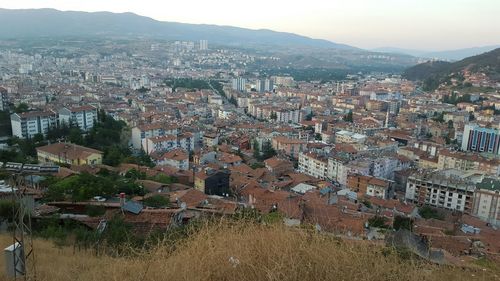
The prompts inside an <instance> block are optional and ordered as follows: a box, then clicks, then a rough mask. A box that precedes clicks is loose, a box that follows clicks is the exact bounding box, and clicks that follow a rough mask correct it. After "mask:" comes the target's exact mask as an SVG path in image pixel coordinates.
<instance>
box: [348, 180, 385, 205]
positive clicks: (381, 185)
mask: <svg viewBox="0 0 500 281" xmlns="http://www.w3.org/2000/svg"><path fill="white" fill-rule="evenodd" d="M393 183H394V182H393V181H390V180H386V179H381V178H376V177H372V176H364V175H357V174H352V175H348V177H347V187H348V188H349V189H351V190H352V191H355V192H357V193H358V195H360V196H361V195H368V196H370V197H377V198H381V199H390V198H391V197H392V196H393V195H394V184H393Z"/></svg>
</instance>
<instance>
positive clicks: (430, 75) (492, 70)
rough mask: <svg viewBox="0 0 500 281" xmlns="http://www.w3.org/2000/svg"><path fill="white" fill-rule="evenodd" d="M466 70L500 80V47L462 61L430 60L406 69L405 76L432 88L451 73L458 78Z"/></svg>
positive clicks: (445, 79)
mask: <svg viewBox="0 0 500 281" xmlns="http://www.w3.org/2000/svg"><path fill="white" fill-rule="evenodd" d="M464 70H468V71H470V72H472V73H479V72H481V73H484V74H486V76H487V77H488V78H490V79H492V80H495V81H500V48H498V49H495V50H493V51H491V52H487V53H484V54H481V55H477V56H473V57H468V58H465V59H463V60H461V61H457V62H454V63H448V62H443V61H430V62H426V63H422V64H418V65H415V66H413V67H410V68H408V69H406V70H405V71H404V73H403V77H404V78H406V79H409V80H421V81H424V84H425V85H427V86H428V89H430V90H432V89H435V88H437V86H438V85H439V84H440V83H443V82H445V81H447V80H449V78H450V76H451V75H455V76H457V77H458V78H460V77H461V74H462V72H463V71H464Z"/></svg>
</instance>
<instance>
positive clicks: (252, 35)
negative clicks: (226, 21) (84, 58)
mask: <svg viewBox="0 0 500 281" xmlns="http://www.w3.org/2000/svg"><path fill="white" fill-rule="evenodd" d="M75 35H76V36H137V37H155V38H158V39H167V40H189V41H193V40H201V39H208V40H210V41H211V42H212V43H216V44H222V43H224V44H228V45H246V44H263V45H266V44H267V45H277V46H308V47H316V48H333V49H346V50H359V49H358V48H356V47H353V46H349V45H346V44H340V43H335V42H331V41H328V40H324V39H314V38H310V37H307V36H302V35H298V34H294V33H289V32H279V31H273V30H270V29H248V28H241V27H234V26H227V25H213V24H190V23H179V22H170V21H157V20H155V19H152V18H149V17H145V16H141V15H137V14H135V13H131V12H126V13H112V12H80V11H59V10H56V9H49V8H45V9H2V8H0V38H1V39H15V38H30V37H33V38H40V37H63V36H75Z"/></svg>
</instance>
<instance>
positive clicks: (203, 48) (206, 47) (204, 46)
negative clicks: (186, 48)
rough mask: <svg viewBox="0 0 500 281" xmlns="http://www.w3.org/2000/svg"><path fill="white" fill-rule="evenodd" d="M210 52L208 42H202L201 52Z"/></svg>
mask: <svg viewBox="0 0 500 281" xmlns="http://www.w3.org/2000/svg"><path fill="white" fill-rule="evenodd" d="M206 50H208V40H200V51H206Z"/></svg>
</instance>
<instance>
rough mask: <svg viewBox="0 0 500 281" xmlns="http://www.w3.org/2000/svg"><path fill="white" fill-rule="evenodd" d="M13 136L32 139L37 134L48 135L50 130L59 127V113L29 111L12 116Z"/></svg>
mask: <svg viewBox="0 0 500 281" xmlns="http://www.w3.org/2000/svg"><path fill="white" fill-rule="evenodd" d="M10 122H11V125H12V135H13V136H16V137H18V138H21V139H30V138H33V137H34V136H35V135H37V134H42V135H44V136H46V135H47V132H48V131H49V129H50V128H55V127H56V126H57V113H55V112H54V111H51V110H49V111H28V112H23V113H13V114H12V115H10Z"/></svg>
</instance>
